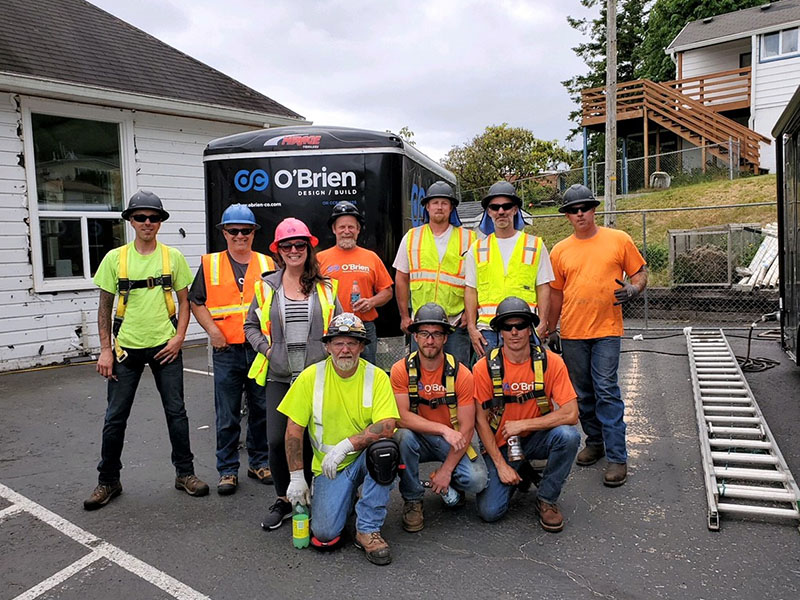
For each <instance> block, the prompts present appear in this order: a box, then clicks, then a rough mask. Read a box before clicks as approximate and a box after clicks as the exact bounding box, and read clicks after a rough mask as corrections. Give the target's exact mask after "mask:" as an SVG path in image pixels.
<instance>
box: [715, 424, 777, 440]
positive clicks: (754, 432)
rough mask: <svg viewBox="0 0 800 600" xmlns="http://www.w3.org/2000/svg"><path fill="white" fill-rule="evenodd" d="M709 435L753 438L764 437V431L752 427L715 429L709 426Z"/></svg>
mask: <svg viewBox="0 0 800 600" xmlns="http://www.w3.org/2000/svg"><path fill="white" fill-rule="evenodd" d="M708 433H709V435H749V436H754V437H758V438H761V437H764V431H763V430H762V429H761V428H758V429H756V428H754V427H716V426H714V425H709V427H708Z"/></svg>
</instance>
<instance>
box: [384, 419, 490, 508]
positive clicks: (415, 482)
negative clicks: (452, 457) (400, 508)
mask: <svg viewBox="0 0 800 600" xmlns="http://www.w3.org/2000/svg"><path fill="white" fill-rule="evenodd" d="M394 439H395V441H396V442H397V443H398V444H399V445H400V458H402V460H403V464H404V465H405V466H406V468H405V469H402V470H401V471H400V495H401V496H402V497H403V500H422V496H423V495H424V494H425V488H424V487H423V485H422V482H420V479H419V465H420V463H426V462H444V460H445V459H446V458H447V455H448V454H449V453H450V444H448V443H447V441H445V439H444V438H443V437H442V436H440V435H429V434H425V433H417V432H415V431H411V430H410V429H404V428H400V429H398V430H397V431H395V432H394ZM472 447H473V448H476V449H477V448H479V446H478V436H477V435H475V436H473V445H472ZM486 478H487V474H486V463H485V462H484V460H483V456H482V455H480V454H479V455H478V457H477V458H476V459H475V461H474V462H473V461H471V460H470V459H469V458H468V457H467V455H466V454H464V456H462V457H461V460H459V461H458V464H456V468H455V469H453V474H452V476H451V479H450V485H451V486H452V487H454V488H455V489H457V490H461V491H462V492H470V493H472V494H477V493H478V492H481V491H483V489H484V488H485V487H486Z"/></svg>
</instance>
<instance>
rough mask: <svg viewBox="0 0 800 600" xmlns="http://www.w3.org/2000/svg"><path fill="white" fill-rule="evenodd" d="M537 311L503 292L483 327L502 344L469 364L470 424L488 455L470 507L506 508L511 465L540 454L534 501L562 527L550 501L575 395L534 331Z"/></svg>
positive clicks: (546, 519)
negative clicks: (473, 408)
mask: <svg viewBox="0 0 800 600" xmlns="http://www.w3.org/2000/svg"><path fill="white" fill-rule="evenodd" d="M538 324H539V318H538V317H537V316H536V315H534V314H533V313H532V312H531V309H530V307H529V306H528V304H527V302H525V301H524V300H522V299H520V298H516V297H514V296H510V297H508V298H506V299H505V300H503V301H502V302H501V303H500V304H499V305H498V306H497V314H496V316H495V317H494V319H492V322H491V327H492V329H494V330H495V331H497V332H499V334H500V337H501V338H502V341H503V344H502V347H500V348H495V349H494V350H492V351H491V352H490V353H489V354H488V355H487V356H485V357H483V358H482V359H481V360H479V361H478V362H477V363H476V364H475V367H474V368H473V370H472V372H473V376H474V380H475V401H476V404H477V405H478V407H479V408H478V416H477V418H476V427H477V429H478V433H479V435H480V438H481V441H482V442H483V446H484V448H485V451H486V454H487V455H488V457H489V458H488V459H487V460H486V467H487V470H488V472H489V485H488V486H487V488H486V490H484V491H483V492H481V493H480V494H478V514H479V515H480V517H481V518H482V519H483V520H485V521H496V520H497V519H499V518H500V517H502V516H503V515H504V514H505V513H506V512H507V511H508V504H509V501H510V499H511V495H512V494H513V493H514V491H515V486H516V485H517V484H519V483H520V482H521V481H522V478H521V477H520V474H519V473H518V471H519V470H520V468H521V467H522V466H523V465H524V464H525V463H527V462H528V461H529V460H543V459H546V460H547V466H546V467H545V469H544V473H542V480H541V482H539V484H538V501H537V509H538V511H539V522H540V523H541V525H542V528H543V529H545V531H550V532H557V531H561V530H562V529H563V528H564V518H563V516H562V515H561V511H560V510H559V508H558V506H557V505H556V502H557V501H558V497H559V496H560V494H561V488H562V487H563V485H564V482H565V481H566V479H567V476H568V475H569V471H570V468H571V467H572V463H573V461H574V460H575V455H576V454H577V452H578V444H579V442H580V434H579V433H578V431H577V429H576V428H575V427H574V425H575V424H576V423H577V422H578V403H577V400H576V395H575V390H574V389H573V388H572V384H571V383H570V379H569V375H568V373H567V368H566V366H565V365H564V361H563V360H562V359H561V357H560V356H558V355H557V354H554V353H553V352H550V351H549V350H546V349H545V348H544V346H543V345H542V344H541V342H540V341H539V338H538V337H537V336H536V333H535V328H536V326H537V325H538Z"/></svg>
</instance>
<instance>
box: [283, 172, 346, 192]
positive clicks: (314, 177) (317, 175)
mask: <svg viewBox="0 0 800 600" xmlns="http://www.w3.org/2000/svg"><path fill="white" fill-rule="evenodd" d="M272 180H273V181H274V182H275V186H276V187H278V188H280V189H282V190H285V189H287V188H290V187H292V186H293V185H296V186H297V188H298V190H297V195H298V196H327V195H328V193H329V192H328V190H327V189H320V188H333V194H334V195H336V196H345V195H350V196H352V195H355V194H356V193H357V191H356V190H355V189H350V190H342V189H339V188H347V187H350V188H355V187H356V174H355V172H354V171H338V172H337V171H332V172H330V173H328V168H327V167H322V169H321V170H319V171H312V170H311V169H292V170H291V171H289V170H287V169H281V170H280V171H278V172H277V173H275V176H274V177H273V179H272Z"/></svg>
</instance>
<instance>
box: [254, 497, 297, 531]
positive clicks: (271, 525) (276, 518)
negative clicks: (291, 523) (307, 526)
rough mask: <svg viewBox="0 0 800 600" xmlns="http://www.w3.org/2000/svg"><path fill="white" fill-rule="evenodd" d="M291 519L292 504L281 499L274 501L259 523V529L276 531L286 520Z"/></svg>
mask: <svg viewBox="0 0 800 600" xmlns="http://www.w3.org/2000/svg"><path fill="white" fill-rule="evenodd" d="M291 518H292V504H291V502H287V501H286V500H283V499H281V498H278V499H277V500H275V504H273V505H272V506H270V507H269V512H268V513H267V516H266V517H264V520H263V521H261V529H263V530H264V531H271V530H272V529H277V528H278V527H280V526H281V525H283V522H284V521H285V520H286V519H291Z"/></svg>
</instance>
